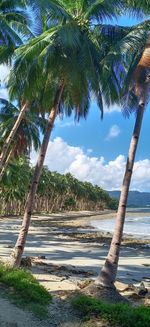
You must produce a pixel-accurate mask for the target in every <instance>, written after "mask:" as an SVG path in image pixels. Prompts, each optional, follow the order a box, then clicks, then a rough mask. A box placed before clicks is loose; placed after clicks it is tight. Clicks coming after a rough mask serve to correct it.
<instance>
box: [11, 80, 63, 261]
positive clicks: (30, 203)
mask: <svg viewBox="0 0 150 327" xmlns="http://www.w3.org/2000/svg"><path fill="white" fill-rule="evenodd" d="M63 89H64V84H62V85H61V87H60V89H59V90H58V92H57V94H56V97H55V101H54V106H53V108H52V109H51V112H50V115H49V118H48V124H47V128H46V132H45V135H44V139H43V142H42V145H41V149H40V152H39V156H38V160H37V163H36V166H35V171H34V175H33V179H32V184H31V188H30V191H29V194H28V198H27V202H26V207H25V213H24V217H23V222H22V226H21V230H20V233H19V236H18V239H17V242H16V245H15V248H14V249H13V252H12V254H11V260H10V261H11V262H10V264H11V266H13V267H19V266H20V263H21V258H22V254H23V251H24V247H25V242H26V238H27V234H28V230H29V225H30V220H31V215H32V212H33V207H34V200H35V195H36V191H37V187H38V183H39V179H40V175H41V173H42V168H43V163H44V159H45V155H46V151H47V147H48V142H49V138H50V135H51V132H52V129H53V125H54V121H55V118H56V115H57V111H58V107H59V104H60V101H61V97H62V93H63Z"/></svg>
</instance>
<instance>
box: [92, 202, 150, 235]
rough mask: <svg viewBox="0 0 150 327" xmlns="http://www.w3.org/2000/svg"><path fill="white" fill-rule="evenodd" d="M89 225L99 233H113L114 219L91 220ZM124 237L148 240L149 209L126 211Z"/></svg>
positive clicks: (149, 226)
mask: <svg viewBox="0 0 150 327" xmlns="http://www.w3.org/2000/svg"><path fill="white" fill-rule="evenodd" d="M91 224H92V226H93V227H95V228H97V229H98V230H100V231H105V232H113V230H114V224H115V219H114V218H112V219H109V218H108V219H100V220H99V221H98V220H95V221H94V220H93V221H92V223H91ZM126 235H130V236H133V237H136V238H140V239H149V240H150V208H138V209H128V210H127V215H126V219H125V225H124V236H126Z"/></svg>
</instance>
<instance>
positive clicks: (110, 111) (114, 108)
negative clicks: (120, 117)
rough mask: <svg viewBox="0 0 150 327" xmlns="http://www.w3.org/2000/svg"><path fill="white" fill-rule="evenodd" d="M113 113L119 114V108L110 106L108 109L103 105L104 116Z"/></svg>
mask: <svg viewBox="0 0 150 327" xmlns="http://www.w3.org/2000/svg"><path fill="white" fill-rule="evenodd" d="M113 112H121V107H119V106H117V105H116V104H115V105H112V106H110V107H109V108H108V107H107V106H106V105H104V114H105V113H107V114H111V113H113Z"/></svg>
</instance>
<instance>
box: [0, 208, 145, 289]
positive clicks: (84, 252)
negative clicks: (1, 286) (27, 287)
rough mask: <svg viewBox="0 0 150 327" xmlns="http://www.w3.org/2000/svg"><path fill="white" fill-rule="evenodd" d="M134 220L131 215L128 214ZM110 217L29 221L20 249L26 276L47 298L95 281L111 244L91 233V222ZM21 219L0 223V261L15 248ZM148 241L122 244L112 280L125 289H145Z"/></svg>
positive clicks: (73, 215)
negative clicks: (39, 285)
mask: <svg viewBox="0 0 150 327" xmlns="http://www.w3.org/2000/svg"><path fill="white" fill-rule="evenodd" d="M133 215H134V214H133ZM110 217H111V218H112V217H115V213H114V212H113V213H112V212H110V211H105V212H100V213H94V212H68V213H63V214H60V213H59V214H51V215H40V216H37V215H34V216H33V217H32V223H31V227H30V232H29V235H28V240H27V244H26V248H25V253H24V256H25V257H31V261H32V267H31V269H32V272H33V274H34V275H35V276H36V278H37V279H38V280H39V282H40V283H42V284H43V285H44V286H46V288H47V289H48V290H49V291H51V292H59V291H62V290H70V291H71V290H76V289H78V288H79V287H80V283H81V282H83V281H85V280H86V279H95V278H96V276H97V274H98V273H99V271H100V268H101V267H102V265H103V263H104V260H105V257H106V255H107V252H108V249H109V244H110V241H111V235H110V233H105V232H98V231H96V230H94V228H93V227H91V222H92V220H94V221H95V220H96V219H97V220H100V219H109V218H110ZM20 225H21V218H18V217H13V218H1V219H0V257H1V259H4V260H5V259H7V258H8V257H9V255H10V253H11V251H12V248H13V246H14V244H15V241H16V238H17V235H18V232H19V228H20ZM149 252H150V251H149V240H144V241H143V240H139V239H137V240H136V239H134V238H133V237H130V238H125V239H124V240H123V243H122V248H121V255H120V261H119V271H118V276H117V280H118V281H120V282H123V283H125V284H135V285H137V284H139V283H140V282H141V281H144V282H145V284H146V285H149V283H150V272H149V267H150V256H149Z"/></svg>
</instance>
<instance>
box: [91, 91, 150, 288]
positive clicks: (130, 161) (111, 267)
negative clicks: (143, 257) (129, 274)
mask: <svg viewBox="0 0 150 327" xmlns="http://www.w3.org/2000/svg"><path fill="white" fill-rule="evenodd" d="M145 98H146V90H143V95H142V96H141V99H140V101H139V106H138V110H137V116H136V121H135V126H134V131H133V135H132V138H131V142H130V147H129V152H128V158H127V163H126V169H125V174H124V179H123V184H122V189H121V194H120V200H119V206H118V212H117V217H116V222H115V228H114V233H113V238H112V241H111V245H110V249H109V252H108V256H107V258H106V261H105V264H104V266H103V268H102V270H101V272H100V275H99V276H98V278H97V279H96V281H95V283H96V284H97V285H102V286H105V287H109V288H115V286H114V282H115V280H116V275H117V269H118V261H119V253H120V246H121V240H122V235H123V227H124V221H125V214H126V205H127V199H128V192H129V186H130V181H131V177H132V171H133V165H134V160H135V154H136V149H137V145H138V140H139V136H140V131H141V126H142V119H143V114H144V108H145Z"/></svg>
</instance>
